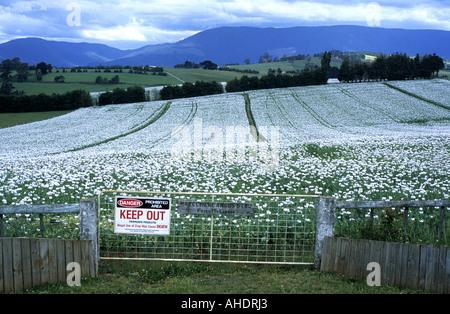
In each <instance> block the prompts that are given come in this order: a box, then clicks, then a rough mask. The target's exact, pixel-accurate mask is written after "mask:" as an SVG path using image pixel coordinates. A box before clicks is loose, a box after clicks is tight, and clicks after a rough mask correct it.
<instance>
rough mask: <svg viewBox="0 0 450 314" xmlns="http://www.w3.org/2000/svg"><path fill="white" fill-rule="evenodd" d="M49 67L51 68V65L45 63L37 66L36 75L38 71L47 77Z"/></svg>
mask: <svg viewBox="0 0 450 314" xmlns="http://www.w3.org/2000/svg"><path fill="white" fill-rule="evenodd" d="M49 66H50V68H51V64H48V65H47V64H46V63H45V62H40V63H38V64H37V65H36V73H37V71H38V70H41V74H42V75H45V74H47V73H48V69H49Z"/></svg>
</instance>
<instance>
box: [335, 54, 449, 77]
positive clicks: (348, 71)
mask: <svg viewBox="0 0 450 314" xmlns="http://www.w3.org/2000/svg"><path fill="white" fill-rule="evenodd" d="M443 68H444V60H443V59H442V58H441V57H439V56H437V55H436V54H433V55H424V56H419V54H417V55H416V56H415V57H414V58H410V57H409V56H408V55H407V54H405V53H398V52H397V53H395V54H392V55H389V56H386V55H384V54H381V55H379V56H378V57H377V58H376V59H375V60H374V61H373V62H372V63H367V62H361V60H360V59H357V60H355V59H350V58H348V57H346V58H345V59H344V61H343V62H342V64H341V67H340V69H339V73H338V80H339V81H340V82H361V81H381V80H411V79H416V78H424V79H429V78H431V77H437V76H438V75H439V70H441V69H443Z"/></svg>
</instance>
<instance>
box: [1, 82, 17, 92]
mask: <svg viewBox="0 0 450 314" xmlns="http://www.w3.org/2000/svg"><path fill="white" fill-rule="evenodd" d="M13 90H14V86H13V84H12V83H11V82H3V83H2V86H1V88H0V94H2V95H11V94H12V92H13Z"/></svg>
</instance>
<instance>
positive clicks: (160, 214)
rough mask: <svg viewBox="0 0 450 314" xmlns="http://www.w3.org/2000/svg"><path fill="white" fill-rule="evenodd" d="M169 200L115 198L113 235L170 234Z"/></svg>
mask: <svg viewBox="0 0 450 314" xmlns="http://www.w3.org/2000/svg"><path fill="white" fill-rule="evenodd" d="M171 205H172V204H171V199H170V198H156V197H126V196H116V201H115V215H114V233H127V234H140V235H145V234H146V235H169V234H170V211H171Z"/></svg>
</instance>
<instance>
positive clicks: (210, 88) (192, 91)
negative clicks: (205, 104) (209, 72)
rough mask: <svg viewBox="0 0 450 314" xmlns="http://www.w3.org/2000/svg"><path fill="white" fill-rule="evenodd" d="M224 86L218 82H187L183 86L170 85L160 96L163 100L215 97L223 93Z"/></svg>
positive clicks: (163, 89)
mask: <svg viewBox="0 0 450 314" xmlns="http://www.w3.org/2000/svg"><path fill="white" fill-rule="evenodd" d="M223 92H224V90H223V86H222V84H220V83H217V82H216V81H212V82H204V81H196V82H195V83H190V82H185V83H183V85H181V86H179V85H168V86H165V87H163V88H162V89H161V91H160V92H159V95H160V97H161V99H162V100H168V99H175V98H188V97H197V96H206V95H215V94H221V93H223Z"/></svg>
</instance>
